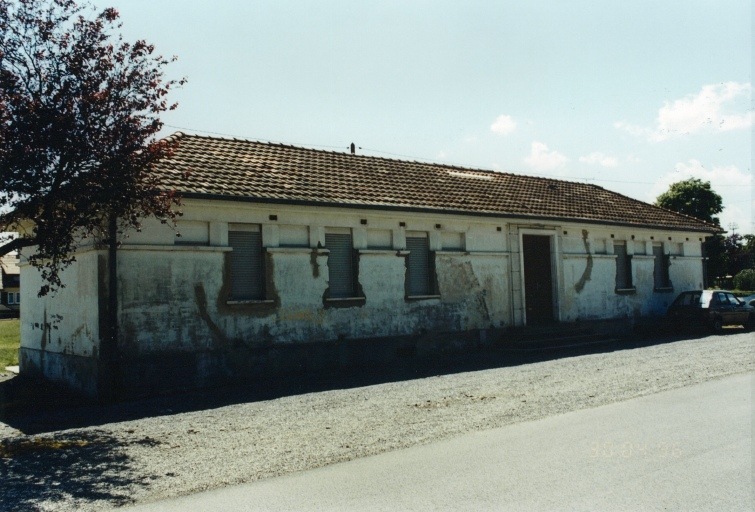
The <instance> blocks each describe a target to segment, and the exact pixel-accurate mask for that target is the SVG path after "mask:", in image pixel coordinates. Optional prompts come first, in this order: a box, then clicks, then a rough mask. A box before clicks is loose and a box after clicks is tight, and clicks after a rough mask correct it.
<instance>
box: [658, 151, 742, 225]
mask: <svg viewBox="0 0 755 512" xmlns="http://www.w3.org/2000/svg"><path fill="white" fill-rule="evenodd" d="M689 178H698V179H700V180H702V181H709V182H710V186H711V188H712V189H713V190H714V191H715V192H716V193H718V194H719V195H720V196H721V198H722V199H723V205H724V211H723V212H721V213H720V214H719V215H717V217H718V218H719V219H720V220H721V226H722V227H723V228H724V229H729V225H730V224H732V223H735V224H737V225H739V231H740V232H748V231H750V229H751V226H750V225H749V224H750V219H751V218H752V217H751V214H750V211H751V208H752V195H751V191H752V181H753V179H752V176H751V175H750V174H747V173H744V172H742V171H740V170H739V169H738V168H737V167H736V166H734V165H727V166H719V167H713V168H711V169H708V168H707V167H705V166H704V165H703V164H702V163H701V162H700V161H699V160H695V159H690V160H688V161H686V162H679V163H677V164H676V165H675V166H674V170H673V171H671V172H668V173H666V174H664V175H663V176H661V177H660V178H659V179H658V180H657V181H656V182H655V184H654V185H653V186H652V187H651V188H650V190H649V191H648V195H647V201H648V202H651V203H655V199H656V198H657V197H658V196H659V195H661V194H662V193H663V192H665V191H667V190H668V188H669V186H670V185H671V184H672V183H676V182H678V181H683V180H686V179H689Z"/></svg>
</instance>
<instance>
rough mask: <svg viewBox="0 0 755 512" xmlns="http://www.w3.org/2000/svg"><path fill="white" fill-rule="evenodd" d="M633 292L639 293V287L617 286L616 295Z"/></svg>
mask: <svg viewBox="0 0 755 512" xmlns="http://www.w3.org/2000/svg"><path fill="white" fill-rule="evenodd" d="M633 293H637V288H635V287H634V286H633V287H632V288H616V295H632V294H633Z"/></svg>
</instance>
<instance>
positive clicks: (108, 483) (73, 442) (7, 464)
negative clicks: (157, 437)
mask: <svg viewBox="0 0 755 512" xmlns="http://www.w3.org/2000/svg"><path fill="white" fill-rule="evenodd" d="M128 443H130V444H133V443H139V444H148V445H155V444H157V442H156V441H154V440H152V439H150V438H143V439H134V440H132V441H128ZM125 444H127V443H126V442H124V441H119V440H116V439H115V438H114V437H112V436H111V435H109V434H107V433H105V432H103V431H99V430H94V431H87V432H85V433H82V432H75V433H60V434H55V435H48V436H36V437H17V438H10V439H5V440H2V441H0V482H1V484H0V488H1V489H2V490H1V491H0V496H2V499H0V510H3V511H5V510H7V511H11V510H19V511H21V510H23V511H27V510H47V509H49V507H50V505H51V504H53V503H56V502H61V501H64V502H65V503H66V508H67V509H68V508H71V507H75V505H76V503H81V502H87V503H90V504H91V503H92V502H97V501H102V502H103V505H107V506H122V505H126V504H129V503H132V502H133V499H132V498H131V497H130V496H131V493H132V491H133V489H134V486H135V485H136V486H143V487H146V486H149V484H150V481H151V480H153V479H154V478H156V477H153V476H144V475H140V476H138V477H137V476H135V475H136V473H135V472H134V471H132V467H131V461H130V459H129V458H128V456H126V455H125V453H124V452H125V450H123V448H124V446H125Z"/></svg>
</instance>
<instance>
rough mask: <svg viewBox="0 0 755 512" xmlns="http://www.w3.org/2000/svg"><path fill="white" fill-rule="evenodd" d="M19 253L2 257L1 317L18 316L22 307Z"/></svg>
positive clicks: (0, 265)
mask: <svg viewBox="0 0 755 512" xmlns="http://www.w3.org/2000/svg"><path fill="white" fill-rule="evenodd" d="M18 262H19V255H18V253H15V252H14V253H10V254H6V255H5V256H2V257H0V318H17V317H18V316H19V311H20V309H21V271H20V269H19V266H18Z"/></svg>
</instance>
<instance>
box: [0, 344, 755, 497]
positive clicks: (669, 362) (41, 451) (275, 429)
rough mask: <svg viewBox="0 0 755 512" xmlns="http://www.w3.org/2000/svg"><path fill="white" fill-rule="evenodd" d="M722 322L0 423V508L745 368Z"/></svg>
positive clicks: (268, 465) (510, 416) (327, 455)
mask: <svg viewBox="0 0 755 512" xmlns="http://www.w3.org/2000/svg"><path fill="white" fill-rule="evenodd" d="M754 347H755V341H754V340H753V336H752V335H751V334H747V333H731V332H730V333H728V334H725V335H721V336H709V337H703V338H698V339H687V340H679V341H672V342H664V343H659V344H656V345H650V346H644V347H641V348H634V349H631V350H620V351H615V352H607V353H595V354H589V355H582V356H578V357H567V358H561V359H552V360H548V361H544V362H538V363H533V364H523V365H519V366H510V367H504V368H495V369H488V370H481V371H474V372H466V373H457V374H451V375H441V376H436V377H429V378H423V379H416V380H405V381H399V382H390V383H385V384H379V385H372V386H367V387H359V388H352V389H338V390H330V391H321V392H314V393H306V394H300V395H291V396H284V397H282V398H276V399H272V400H264V401H254V402H249V403H240V404H234V405H228V406H223V407H217V408H210V409H204V410H199V411H193V412H185V413H179V414H173V415H162V416H157V417H154V416H153V417H145V418H142V419H137V420H131V421H122V422H117V423H106V424H103V425H99V426H95V427H87V428H78V429H69V430H61V431H56V432H49V433H45V434H41V435H33V436H32V435H23V434H22V433H21V432H20V431H18V430H15V429H14V428H13V427H12V426H10V425H7V424H3V423H2V422H0V440H2V442H0V482H2V485H1V486H0V510H98V509H103V508H108V507H113V506H122V505H128V504H130V503H135V502H143V501H152V500H158V499H161V498H166V497H171V496H178V495H183V494H189V493H193V492H197V491H201V490H206V489H210V488H215V487H221V486H225V485H231V484H238V483H242V482H249V481H253V480H258V479H262V478H268V477H272V476H277V475H283V474H286V473H290V472H294V471H301V470H306V469H311V468H315V467H319V466H323V465H327V464H333V463H336V462H343V461H347V460H351V459H354V458H357V457H364V456H368V455H373V454H377V453H381V452H386V451H390V450H396V449H400V448H405V447H408V446H413V445H418V444H424V443H430V442H432V441H437V440H440V439H445V438H449V437H452V436H456V435H460V434H463V433H466V432H470V431H475V430H484V429H490V428H495V427H500V426H503V425H508V424H511V423H516V422H522V421H529V420H535V419H538V418H543V417H547V416H551V415H554V414H561V413H565V412H568V411H572V410H577V409H584V408H588V407H596V406H600V405H604V404H609V403H612V402H617V401H621V400H627V399H630V398H635V397H639V396H643V395H648V394H652V393H657V392H659V391H664V390H668V389H673V388H679V387H682V386H688V385H691V384H696V383H700V382H704V381H708V380H711V379H716V378H720V377H723V376H726V375H731V374H735V373H741V372H747V371H753V370H754V369H755V357H754V355H755V353H754V352H753V348H754Z"/></svg>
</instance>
